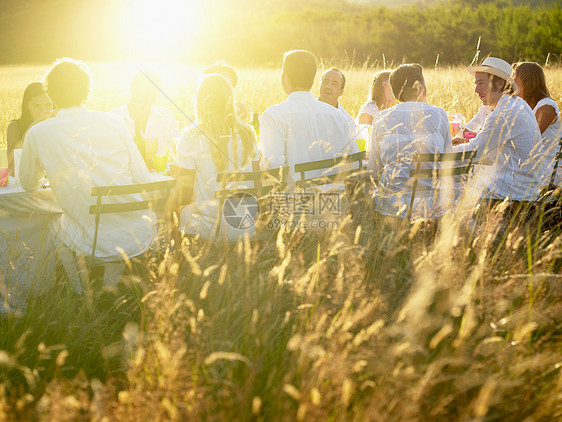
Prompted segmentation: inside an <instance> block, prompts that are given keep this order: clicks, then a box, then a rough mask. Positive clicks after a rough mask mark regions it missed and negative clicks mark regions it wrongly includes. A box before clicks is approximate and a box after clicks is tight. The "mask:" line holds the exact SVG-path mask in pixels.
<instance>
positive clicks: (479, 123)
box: [464, 105, 493, 136]
mask: <svg viewBox="0 0 562 422" xmlns="http://www.w3.org/2000/svg"><path fill="white" fill-rule="evenodd" d="M492 111H493V109H492V107H490V106H485V105H483V106H480V108H478V111H477V112H476V114H475V115H474V117H473V118H472V119H470V121H469V122H468V123H467V124H466V125H464V128H465V129H466V130H465V132H467V131H468V132H471V133H472V134H473V135H474V136H476V134H477V133H478V132H479V131H480V129H482V127H483V126H484V123H485V122H486V117H488V115H489V114H490V113H491V112H492Z"/></svg>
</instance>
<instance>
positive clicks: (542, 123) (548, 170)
mask: <svg viewBox="0 0 562 422" xmlns="http://www.w3.org/2000/svg"><path fill="white" fill-rule="evenodd" d="M513 68H514V71H515V83H516V84H517V86H518V87H519V94H517V95H518V96H519V97H521V98H523V99H524V100H525V101H526V102H527V104H529V106H530V107H531V108H532V109H533V112H534V113H535V117H536V119H537V123H538V125H539V129H540V131H541V135H542V145H541V149H540V151H539V152H538V153H539V154H540V157H541V158H542V159H543V160H544V166H543V176H544V179H543V183H542V185H543V187H544V186H546V184H547V183H549V182H550V177H551V174H552V170H553V166H554V157H555V156H556V153H557V152H558V151H559V150H560V146H559V140H560V137H561V136H562V124H561V122H560V110H559V109H558V105H557V104H556V102H555V101H554V100H553V99H552V98H551V96H550V92H549V91H548V88H547V86H546V77H545V75H544V71H543V69H542V67H541V66H540V65H539V64H537V63H533V62H520V63H516V64H515V65H514V66H513ZM554 184H555V185H558V186H560V185H561V184H562V172H560V171H559V172H558V174H557V175H556V178H555V180H554Z"/></svg>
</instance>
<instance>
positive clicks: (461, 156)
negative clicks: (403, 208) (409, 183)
mask: <svg viewBox="0 0 562 422" xmlns="http://www.w3.org/2000/svg"><path fill="white" fill-rule="evenodd" d="M474 157H476V151H464V152H448V153H442V154H438V153H435V154H415V155H414V161H415V163H416V168H415V169H412V170H410V177H413V178H414V185H413V187H412V197H411V198H410V205H409V206H408V213H407V218H408V220H409V219H410V217H411V216H412V210H413V207H414V199H415V197H416V190H417V187H418V179H419V178H442V177H451V176H460V175H463V174H469V173H470V172H471V171H472V168H473V164H472V161H473V160H474ZM442 162H454V164H453V165H452V166H449V167H445V168H443V167H434V168H423V169H422V168H421V165H422V163H433V164H439V163H442Z"/></svg>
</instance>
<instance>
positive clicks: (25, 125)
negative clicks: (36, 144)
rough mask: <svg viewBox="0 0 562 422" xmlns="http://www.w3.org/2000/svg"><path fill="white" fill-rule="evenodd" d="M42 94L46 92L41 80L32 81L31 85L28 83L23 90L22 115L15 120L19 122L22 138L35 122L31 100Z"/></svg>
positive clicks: (18, 126)
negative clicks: (30, 109) (30, 107)
mask: <svg viewBox="0 0 562 422" xmlns="http://www.w3.org/2000/svg"><path fill="white" fill-rule="evenodd" d="M41 94H45V91H44V90H43V84H42V83H41V82H31V83H30V84H29V85H27V87H26V88H25V91H24V92H23V100H22V102H21V115H20V118H19V119H17V120H15V121H16V122H17V123H18V125H17V128H18V130H19V131H20V133H19V136H20V138H21V137H22V136H23V134H24V133H25V132H26V131H27V129H29V126H31V123H33V117H31V113H30V111H29V102H30V101H31V99H32V98H34V97H37V96H38V95H41Z"/></svg>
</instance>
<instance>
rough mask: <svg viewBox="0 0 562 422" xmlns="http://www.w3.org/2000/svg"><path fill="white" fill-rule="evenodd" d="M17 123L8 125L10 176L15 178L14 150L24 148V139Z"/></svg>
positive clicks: (7, 141) (7, 143) (7, 139)
mask: <svg viewBox="0 0 562 422" xmlns="http://www.w3.org/2000/svg"><path fill="white" fill-rule="evenodd" d="M17 125H18V124H17V123H16V122H11V123H10V124H9V125H8V131H7V133H6V147H7V150H8V151H7V152H8V168H9V169H10V176H14V171H15V169H14V150H15V149H17V148H21V147H22V146H23V139H22V138H21V137H20V133H19V130H18V127H17Z"/></svg>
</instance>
